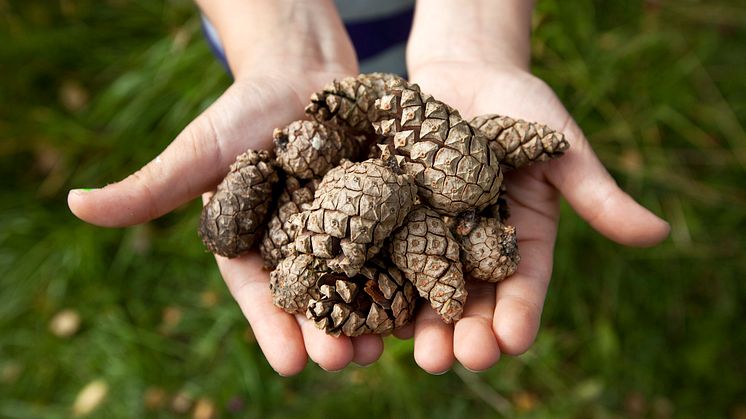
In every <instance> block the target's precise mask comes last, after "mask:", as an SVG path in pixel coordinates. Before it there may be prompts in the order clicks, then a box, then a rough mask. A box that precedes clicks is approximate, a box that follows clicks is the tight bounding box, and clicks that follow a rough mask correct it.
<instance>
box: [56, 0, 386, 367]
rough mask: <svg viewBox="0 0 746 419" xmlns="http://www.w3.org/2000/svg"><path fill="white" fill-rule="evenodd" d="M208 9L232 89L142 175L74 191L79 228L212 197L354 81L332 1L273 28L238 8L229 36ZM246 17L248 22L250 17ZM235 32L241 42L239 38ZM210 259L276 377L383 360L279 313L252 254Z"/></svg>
mask: <svg viewBox="0 0 746 419" xmlns="http://www.w3.org/2000/svg"><path fill="white" fill-rule="evenodd" d="M272 1H275V0H272ZM204 3H205V4H203V8H204V9H205V12H206V13H207V14H208V16H210V18H211V19H212V20H213V23H215V24H216V26H218V30H219V32H221V37H222V38H223V42H224V45H225V47H226V52H227V53H228V60H229V62H230V63H231V68H232V69H233V71H234V73H235V75H236V80H235V81H234V83H233V84H232V85H231V86H230V88H228V89H227V90H226V91H225V92H224V93H223V95H222V96H221V97H220V98H219V99H218V100H217V101H216V102H215V103H214V104H213V105H212V106H210V107H209V108H208V109H207V110H206V111H204V112H203V113H202V114H201V115H199V116H198V117H197V118H196V119H195V120H194V121H192V122H191V123H190V124H189V125H188V126H187V127H186V128H185V129H184V130H183V131H182V132H181V133H180V134H179V135H178V136H177V137H176V139H175V140H174V141H173V142H172V143H171V144H170V145H169V146H168V147H167V148H166V149H165V150H164V151H163V152H162V153H161V154H159V155H158V156H157V157H156V158H155V159H154V160H153V161H151V162H150V163H148V164H147V165H146V166H144V167H143V168H141V169H140V170H138V171H137V172H135V173H133V174H132V175H130V176H129V177H127V178H126V179H124V180H122V181H120V182H117V183H113V184H110V185H107V186H105V187H103V188H100V189H94V190H90V191H83V190H73V191H71V192H70V194H69V195H68V205H69V207H70V209H71V210H72V212H73V213H74V214H75V215H76V216H77V217H79V218H80V219H82V220H84V221H86V222H89V223H91V224H95V225H99V226H105V227H123V226H129V225H133V224H139V223H144V222H147V221H149V220H152V219H154V218H157V217H160V216H161V215H163V214H166V213H168V212H170V211H171V210H173V209H175V208H176V207H178V206H180V205H182V204H184V203H185V202H188V201H190V200H192V199H194V198H196V197H198V196H200V195H201V194H205V193H208V192H209V191H211V190H214V188H215V186H216V185H217V184H218V183H219V182H220V180H221V179H222V178H223V177H224V176H225V174H226V173H227V172H228V168H229V166H230V164H231V163H232V162H233V161H234V160H235V158H236V156H237V155H238V154H241V153H243V152H244V151H246V149H249V148H251V149H268V148H271V147H272V139H271V136H272V130H273V129H274V128H275V127H282V126H284V125H286V124H288V123H289V122H290V121H293V120H295V119H300V118H302V117H303V108H304V106H305V104H306V103H307V102H308V98H309V96H310V95H311V93H312V92H314V91H316V90H319V89H320V88H321V87H322V86H323V85H325V84H326V83H328V82H329V81H331V80H333V79H335V78H341V77H344V76H348V75H353V74H357V72H358V68H357V61H356V58H355V53H354V50H353V48H352V45H351V43H350V41H349V38H348V37H347V34H346V32H345V30H344V27H343V26H342V23H341V21H340V20H339V17H338V16H337V15H336V11H335V10H334V9H333V4H331V2H325V4H324V6H326V8H324V7H319V5H320V4H321V2H319V3H318V4H317V3H315V2H314V6H315V7H311V6H310V5H309V6H307V7H303V6H302V5H303V3H302V2H301V3H299V4H294V3H292V2H281V1H278V2H276V3H272V4H271V5H270V6H268V7H267V8H266V9H262V11H263V12H267V9H271V10H270V12H272V11H277V10H275V9H282V8H283V7H285V6H288V5H289V6H290V7H292V8H291V9H284V10H279V13H277V16H274V17H275V18H276V21H274V22H269V23H268V22H267V21H266V16H261V17H260V16H254V17H255V18H256V19H263V20H262V22H256V23H257V24H256V25H253V23H254V22H247V21H243V22H241V16H242V9H243V8H244V7H251V6H247V4H248V3H252V2H247V3H243V4H232V8H230V9H231V10H229V12H230V13H231V15H230V16H228V17H226V18H225V19H228V20H231V19H234V20H236V19H237V20H238V21H237V22H236V23H235V24H233V25H229V26H228V27H226V26H225V25H226V22H225V19H223V21H222V29H223V30H221V22H220V19H219V15H220V12H221V10H217V11H216V10H212V12H214V14H212V15H211V9H210V8H211V7H215V5H219V4H218V3H220V2H219V1H218V2H204ZM233 3H235V2H233ZM281 3H282V4H281ZM285 3H287V4H285ZM267 4H270V3H267ZM223 6H225V4H224V5H223ZM273 8H274V9H273ZM223 9H225V7H224V8H223ZM289 11H292V12H291V13H290V12H289ZM324 11H326V12H327V13H324ZM244 12H246V13H244V16H243V17H244V18H245V17H246V16H247V15H251V13H248V12H249V11H248V10H244ZM251 12H254V11H253V10H252V11H251ZM304 12H305V13H306V14H304ZM216 15H218V16H216ZM216 17H217V18H216ZM288 17H290V19H288ZM236 25H241V26H240V27H237V26H236ZM262 25H264V26H262ZM267 27H270V28H271V29H267ZM241 31H244V35H245V38H241V37H239V36H238V35H237V34H240V33H241ZM224 35H227V36H224ZM239 40H244V42H243V43H242V44H241V43H239ZM252 42H256V43H255V44H252ZM246 44H249V45H253V46H255V48H247V46H246ZM195 230H196V229H195ZM195 235H196V234H195ZM215 259H216V260H217V263H218V267H219V269H220V272H221V274H222V276H223V278H224V280H225V282H226V284H227V285H228V288H229V289H230V291H231V293H232V295H233V297H234V298H235V299H236V301H237V302H238V304H239V306H240V307H241V310H242V311H243V313H244V315H245V316H246V318H247V319H248V321H249V323H250V324H251V326H252V328H253V332H254V334H255V336H256V339H257V342H258V343H259V345H260V347H261V348H262V350H263V352H264V354H265V356H266V358H267V360H268V361H269V363H270V365H271V366H272V367H273V368H274V369H275V370H276V371H277V372H278V373H280V374H282V375H293V374H296V373H298V372H300V371H301V370H303V368H304V367H305V365H306V360H307V357H310V358H311V359H312V360H313V361H315V362H316V363H318V364H319V365H320V366H321V367H322V368H324V369H327V370H338V369H341V368H344V367H345V366H346V365H347V364H348V363H350V362H356V363H358V364H369V363H372V362H374V361H375V360H377V359H378V357H379V356H380V354H381V352H382V351H383V343H382V340H381V338H380V337H379V336H360V337H356V338H352V339H350V338H347V337H339V338H334V337H331V336H328V335H326V334H324V332H322V331H321V330H319V329H317V328H316V327H315V326H314V325H313V323H311V322H310V321H308V320H306V318H305V316H303V315H297V316H293V315H290V314H287V313H285V312H284V311H283V310H281V309H279V308H277V307H275V306H274V305H273V304H272V298H271V295H270V291H269V286H268V281H269V273H268V272H267V271H264V270H263V269H262V259H261V256H260V255H259V254H258V252H256V251H255V252H252V253H249V254H247V255H244V256H242V257H238V258H235V259H227V258H223V257H220V256H217V257H216V258H215Z"/></svg>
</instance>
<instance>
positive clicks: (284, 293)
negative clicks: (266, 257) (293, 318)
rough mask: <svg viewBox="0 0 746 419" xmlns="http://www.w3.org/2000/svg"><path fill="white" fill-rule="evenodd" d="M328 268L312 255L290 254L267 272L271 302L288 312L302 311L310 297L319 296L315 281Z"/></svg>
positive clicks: (326, 271) (327, 271) (316, 281)
mask: <svg viewBox="0 0 746 419" xmlns="http://www.w3.org/2000/svg"><path fill="white" fill-rule="evenodd" d="M329 272H330V270H329V269H328V268H327V267H326V266H325V265H324V263H323V261H321V260H320V259H317V258H315V257H313V256H312V255H304V254H297V253H294V254H291V255H290V256H288V257H287V258H285V259H283V260H282V261H281V262H280V264H279V265H277V268H275V270H274V271H272V272H271V273H270V274H269V290H270V291H271V293H272V302H273V303H274V304H275V305H276V306H277V307H280V308H282V309H283V310H285V311H287V312H288V313H303V312H304V311H305V310H306V307H307V306H308V301H309V300H310V299H311V298H319V290H318V287H317V283H318V281H319V278H321V276H322V275H323V274H326V273H329Z"/></svg>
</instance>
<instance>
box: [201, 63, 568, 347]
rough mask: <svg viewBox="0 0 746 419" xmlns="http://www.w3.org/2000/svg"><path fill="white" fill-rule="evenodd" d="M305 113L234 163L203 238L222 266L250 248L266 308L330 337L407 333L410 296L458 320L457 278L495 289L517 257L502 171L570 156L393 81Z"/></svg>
mask: <svg viewBox="0 0 746 419" xmlns="http://www.w3.org/2000/svg"><path fill="white" fill-rule="evenodd" d="M306 113H307V114H309V115H310V116H311V117H312V118H313V119H312V120H302V121H295V122H291V123H290V124H289V125H288V126H287V127H285V128H283V129H277V130H275V132H274V134H273V135H274V141H275V149H274V151H273V152H272V151H255V150H249V151H247V152H246V153H244V154H242V155H240V156H238V158H237V160H236V162H235V163H234V164H233V165H232V166H231V170H230V173H228V175H227V176H226V177H225V179H224V180H223V182H222V183H221V184H220V185H219V186H218V189H217V192H216V193H215V195H214V196H213V197H212V199H211V200H210V202H209V203H208V204H207V205H206V206H205V208H204V209H203V212H202V217H201V225H200V229H199V233H200V236H201V237H202V240H203V241H204V243H205V245H206V246H207V248H208V249H209V250H210V251H211V252H213V253H216V254H219V255H223V256H227V257H236V256H239V255H241V254H243V253H246V252H247V251H249V250H250V249H252V248H253V247H254V246H255V245H256V244H257V243H258V244H259V249H260V251H261V253H262V256H263V257H264V260H265V267H266V268H267V269H268V270H272V273H271V281H270V290H271V292H272V296H273V301H274V303H275V304H276V305H277V306H279V307H281V308H283V309H285V310H286V311H288V312H290V313H305V314H306V316H308V317H309V318H310V319H312V320H313V321H314V322H315V323H316V325H317V326H318V327H319V328H321V329H323V330H324V331H326V333H329V334H332V335H339V334H340V333H341V334H344V335H347V336H357V335H360V334H363V333H388V332H390V331H392V330H393V329H395V328H398V327H401V326H404V325H405V324H407V323H409V322H410V321H411V320H412V317H413V313H414V309H415V305H416V303H417V301H418V298H417V294H419V296H421V297H424V298H425V299H427V300H428V301H429V302H430V304H431V305H432V307H433V308H434V309H435V310H436V311H437V312H438V313H439V314H440V316H441V317H442V319H443V321H445V322H447V323H451V322H454V321H457V320H458V319H459V318H460V317H461V313H462V311H463V307H464V304H465V303H466V298H467V293H466V290H465V285H464V280H465V278H468V279H471V280H479V281H489V282H498V281H501V280H503V279H505V278H507V277H509V276H510V275H512V274H513V273H514V272H515V270H516V268H517V265H518V262H519V260H520V256H519V254H518V247H517V240H516V231H515V229H514V228H513V227H511V226H508V225H506V224H505V221H506V218H507V217H508V210H507V207H506V203H505V201H504V199H502V196H503V194H504V193H505V188H504V185H503V172H504V171H507V170H513V169H517V168H519V167H522V166H526V165H528V164H531V163H533V162H538V161H545V160H548V159H551V158H554V157H558V156H560V155H562V153H563V152H564V151H565V150H566V149H567V148H568V143H567V141H565V138H564V136H563V135H562V134H560V133H558V132H555V131H553V130H551V129H549V128H547V127H545V126H543V125H540V124H536V123H531V122H526V121H521V120H514V119H511V118H509V117H505V116H499V115H484V116H479V117H476V118H474V119H472V120H471V121H469V122H467V121H465V120H464V119H462V118H461V116H460V115H459V113H458V111H456V110H454V109H453V108H451V107H450V106H448V105H446V104H444V103H443V102H440V101H438V100H436V99H434V98H433V97H432V96H430V95H427V94H425V93H423V92H422V91H420V88H419V86H417V85H416V84H411V83H409V82H407V81H406V80H404V79H402V78H400V77H398V76H396V75H392V74H381V73H373V74H363V75H359V76H357V77H348V78H345V79H342V80H339V81H334V82H333V83H331V84H329V85H327V86H326V87H325V88H324V90H323V91H321V92H318V93H315V94H313V96H311V104H310V105H308V107H307V108H306ZM366 159H367V160H366ZM361 160H362V161H361Z"/></svg>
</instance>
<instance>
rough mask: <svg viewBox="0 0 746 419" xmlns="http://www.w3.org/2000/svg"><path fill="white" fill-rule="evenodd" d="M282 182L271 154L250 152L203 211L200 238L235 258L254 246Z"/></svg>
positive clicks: (216, 251) (227, 255)
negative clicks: (278, 183) (272, 162)
mask: <svg viewBox="0 0 746 419" xmlns="http://www.w3.org/2000/svg"><path fill="white" fill-rule="evenodd" d="M278 180H279V177H278V176H277V173H276V172H275V169H274V168H273V167H272V164H271V154H270V152H268V151H255V150H248V151H247V152H245V153H243V154H241V155H240V156H238V157H237V158H236V162H235V163H233V164H232V165H231V169H230V172H229V173H228V175H226V177H225V179H223V181H222V182H221V183H220V185H218V189H217V191H216V192H215V194H214V195H213V196H212V198H211V199H210V202H208V203H207V205H205V207H204V208H202V216H201V217H200V226H199V235H200V237H201V238H202V242H203V243H204V244H205V246H207V248H208V249H209V250H210V251H211V252H212V253H215V254H218V255H221V256H226V257H229V258H233V257H236V256H239V255H241V254H243V253H246V252H247V251H248V250H249V249H251V247H252V246H253V245H254V241H255V240H256V239H257V237H258V235H259V234H260V233H261V230H262V227H263V226H264V223H265V222H266V219H267V213H268V212H269V206H270V204H271V202H272V186H273V185H274V184H275V183H276V182H277V181H278Z"/></svg>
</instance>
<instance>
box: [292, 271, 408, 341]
mask: <svg viewBox="0 0 746 419" xmlns="http://www.w3.org/2000/svg"><path fill="white" fill-rule="evenodd" d="M318 284H319V294H320V296H319V297H318V298H312V299H311V300H310V301H309V303H308V310H307V311H306V317H308V318H309V319H311V320H313V321H314V322H315V323H316V327H318V328H319V329H321V330H324V331H325V332H326V333H327V334H329V335H333V336H339V335H340V334H344V335H345V336H358V335H362V334H363V333H376V334H382V333H388V332H390V331H392V330H394V329H396V328H398V327H401V326H404V325H406V324H407V323H409V322H410V321H411V320H412V314H413V313H414V308H415V303H416V299H417V296H416V294H415V291H414V287H413V286H412V283H411V282H409V281H408V280H407V279H406V278H404V275H403V274H402V272H401V271H400V270H399V269H397V268H396V267H395V266H393V265H392V264H391V262H390V261H386V260H383V259H382V258H379V257H376V258H374V259H372V260H370V261H368V262H367V263H366V264H365V266H363V268H362V269H361V270H360V273H358V274H357V275H355V276H353V277H352V278H350V277H348V276H347V275H345V274H342V273H336V272H335V273H329V274H324V275H322V277H321V278H320V279H319V282H318Z"/></svg>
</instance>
